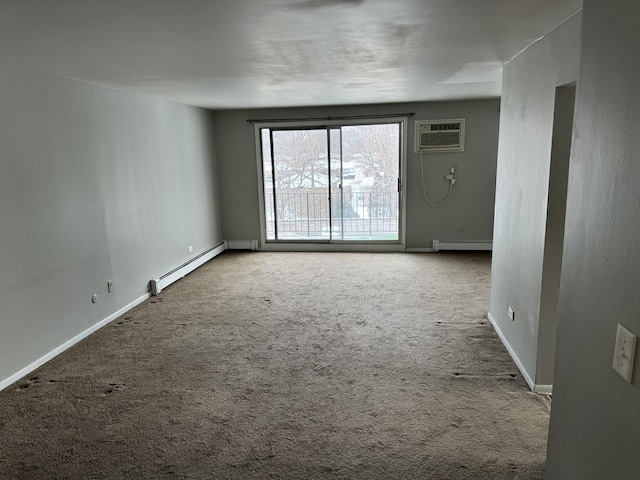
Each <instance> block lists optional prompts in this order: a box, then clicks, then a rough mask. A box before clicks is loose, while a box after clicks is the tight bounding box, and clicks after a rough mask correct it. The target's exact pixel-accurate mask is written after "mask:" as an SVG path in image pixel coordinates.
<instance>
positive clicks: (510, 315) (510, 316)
mask: <svg viewBox="0 0 640 480" xmlns="http://www.w3.org/2000/svg"><path fill="white" fill-rule="evenodd" d="M507 313H508V315H509V318H510V319H511V320H513V316H514V314H513V308H511V307H509V310H508V311H507Z"/></svg>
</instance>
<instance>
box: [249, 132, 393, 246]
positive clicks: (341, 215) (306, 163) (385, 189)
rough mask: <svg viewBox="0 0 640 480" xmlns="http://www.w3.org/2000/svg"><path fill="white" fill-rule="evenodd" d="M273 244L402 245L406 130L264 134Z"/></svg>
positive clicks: (268, 218) (264, 169)
mask: <svg viewBox="0 0 640 480" xmlns="http://www.w3.org/2000/svg"><path fill="white" fill-rule="evenodd" d="M261 142H262V173H263V182H264V184H263V188H264V203H265V220H266V239H267V240H272V241H273V240H285V241H286V240H314V241H318V240H321V241H325V242H343V241H347V242H348V241H398V240H399V237H400V236H399V228H400V225H399V217H400V202H399V198H400V195H399V189H398V183H399V178H400V145H401V143H400V142H401V124H400V123H388V124H365V125H335V126H318V127H309V128H297V129H296V128H263V129H262V130H261Z"/></svg>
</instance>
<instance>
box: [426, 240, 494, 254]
mask: <svg viewBox="0 0 640 480" xmlns="http://www.w3.org/2000/svg"><path fill="white" fill-rule="evenodd" d="M441 250H468V251H491V250H493V242H441V241H440V240H434V241H433V251H434V252H439V251H441Z"/></svg>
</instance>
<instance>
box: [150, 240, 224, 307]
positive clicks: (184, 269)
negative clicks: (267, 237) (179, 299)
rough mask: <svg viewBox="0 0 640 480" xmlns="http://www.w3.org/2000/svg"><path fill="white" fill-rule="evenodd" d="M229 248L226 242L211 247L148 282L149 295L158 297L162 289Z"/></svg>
mask: <svg viewBox="0 0 640 480" xmlns="http://www.w3.org/2000/svg"><path fill="white" fill-rule="evenodd" d="M228 248H229V247H228V245H227V242H226V240H225V241H222V242H220V243H218V244H217V245H216V246H214V247H211V248H210V249H208V250H205V251H204V252H203V253H201V254H199V255H198V256H196V257H195V258H193V259H191V260H189V261H188V262H186V263H184V264H182V265H180V266H179V267H177V268H174V269H173V270H171V271H170V272H169V273H165V274H164V275H162V276H161V277H158V278H152V279H151V281H150V282H149V284H150V287H151V295H158V294H159V293H160V292H162V290H163V289H165V288H167V287H168V286H169V285H171V284H172V283H173V282H176V281H178V280H180V279H181V278H182V277H184V276H185V275H188V274H190V273H191V272H193V271H194V270H195V269H196V268H198V267H199V266H201V265H203V264H205V263H207V262H208V261H209V260H211V259H212V258H214V257H217V256H218V255H220V254H221V253H222V252H224V251H225V250H227V249H228Z"/></svg>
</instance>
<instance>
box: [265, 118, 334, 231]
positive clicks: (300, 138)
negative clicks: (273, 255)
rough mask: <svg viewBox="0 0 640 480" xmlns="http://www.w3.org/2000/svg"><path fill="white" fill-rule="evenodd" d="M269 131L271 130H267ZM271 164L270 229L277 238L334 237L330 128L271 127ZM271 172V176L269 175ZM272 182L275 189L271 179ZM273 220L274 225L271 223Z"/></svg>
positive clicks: (266, 200)
mask: <svg viewBox="0 0 640 480" xmlns="http://www.w3.org/2000/svg"><path fill="white" fill-rule="evenodd" d="M267 131H268V129H267ZM270 135H271V142H270V143H271V148H270V149H265V148H263V165H264V164H265V163H267V162H266V161H264V154H265V152H267V153H269V154H270V155H271V159H270V160H271V162H270V163H271V166H270V167H268V170H267V174H266V175H265V176H264V178H265V210H267V208H268V207H267V205H272V207H271V208H272V210H273V212H272V215H271V216H270V215H269V214H268V213H267V212H265V213H267V214H266V215H265V216H266V218H267V232H268V233H269V232H270V231H271V232H273V236H272V237H269V236H267V238H273V239H277V240H326V241H328V240H329V238H330V228H329V224H330V212H329V167H328V165H329V163H328V156H329V155H328V144H327V131H326V128H322V129H304V130H293V129H286V130H285V129H283V130H275V129H273V130H271V133H270ZM269 173H270V175H269ZM268 178H270V179H271V181H272V184H273V186H272V188H271V192H269V189H268V188H267V179H268ZM269 222H271V224H272V225H271V226H269Z"/></svg>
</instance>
